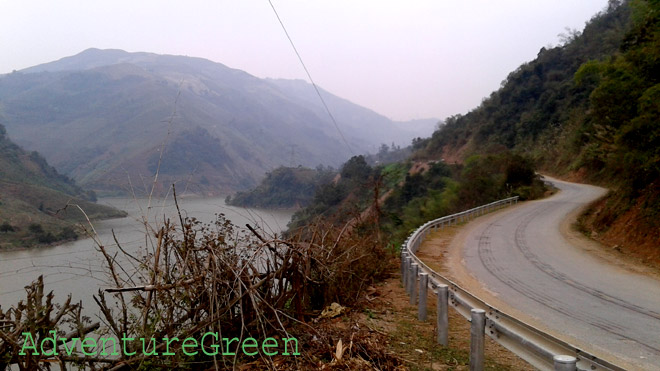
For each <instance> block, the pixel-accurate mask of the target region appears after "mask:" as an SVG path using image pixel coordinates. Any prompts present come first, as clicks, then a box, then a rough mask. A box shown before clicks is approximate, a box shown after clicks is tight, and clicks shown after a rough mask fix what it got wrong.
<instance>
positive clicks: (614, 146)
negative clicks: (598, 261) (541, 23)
mask: <svg viewBox="0 0 660 371" xmlns="http://www.w3.org/2000/svg"><path fill="white" fill-rule="evenodd" d="M659 23H660V4H659V3H658V2H657V1H655V2H654V1H642V0H635V1H630V2H622V3H619V2H617V1H611V2H610V3H609V7H608V8H607V9H606V10H604V11H603V12H601V13H600V14H598V15H597V16H595V17H594V18H593V19H592V20H591V21H590V22H589V23H588V24H587V26H586V27H585V29H584V30H583V31H582V32H577V31H576V32H573V33H571V34H570V35H567V37H566V40H565V43H564V44H563V45H561V46H557V47H554V48H551V49H546V48H542V49H541V50H540V51H539V54H538V56H537V58H536V59H535V60H533V61H531V62H529V63H525V64H523V65H522V66H520V67H519V68H518V69H517V70H515V71H513V72H512V73H511V74H510V75H509V76H508V77H507V79H506V80H505V81H504V82H503V83H502V87H501V88H500V89H499V90H498V91H495V92H493V93H492V94H491V95H490V97H488V98H487V99H485V100H484V102H483V103H482V104H481V105H480V106H479V107H477V108H475V109H474V110H472V111H470V112H469V113H467V114H465V115H456V116H453V117H450V118H449V119H447V120H446V124H445V125H444V126H443V127H442V128H441V129H440V130H438V131H436V132H435V133H434V134H433V136H432V137H431V138H430V139H428V140H426V141H425V143H424V148H423V149H422V150H420V151H418V152H417V153H416V154H415V155H414V156H415V158H417V159H438V158H444V159H446V160H448V161H459V162H460V161H462V160H464V159H465V158H468V157H469V156H471V155H475V154H478V155H479V154H480V155H483V154H488V153H497V152H499V151H501V150H504V149H508V150H512V151H515V152H518V153H522V154H525V155H527V156H530V157H531V158H533V159H534V161H535V162H536V164H537V165H538V166H539V167H540V169H542V170H543V171H545V172H548V173H551V174H557V175H560V176H564V177H567V178H571V179H578V180H582V181H588V182H592V183H596V184H600V185H604V186H606V187H608V188H610V189H611V190H612V191H611V192H610V194H609V195H608V196H607V197H606V199H604V200H602V201H601V202H599V203H598V204H596V205H594V207H593V208H592V209H591V210H589V211H588V212H587V214H586V215H585V217H583V220H582V228H584V230H585V231H586V232H588V233H589V234H590V235H592V236H594V237H597V238H598V239H600V240H601V241H603V242H604V243H606V244H607V245H609V246H615V247H616V248H617V249H619V250H621V251H623V252H624V253H630V254H635V255H638V256H640V257H641V258H643V259H645V260H647V261H652V262H654V263H656V264H660V250H659V249H658V246H660V224H659V222H658V210H660V192H659V191H658V189H660V187H658V184H660V167H659V164H660V142H659V139H658V138H660V125H659V124H658V119H659V118H660V105H659V104H658V102H660V95H659V93H660V85H659V82H660V81H658V80H659V79H660V70H659V66H660V24H659Z"/></svg>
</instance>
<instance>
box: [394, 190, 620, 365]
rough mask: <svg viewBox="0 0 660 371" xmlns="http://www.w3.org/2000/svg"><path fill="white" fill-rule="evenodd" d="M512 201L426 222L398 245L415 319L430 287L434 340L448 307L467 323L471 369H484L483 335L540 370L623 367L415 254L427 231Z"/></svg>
mask: <svg viewBox="0 0 660 371" xmlns="http://www.w3.org/2000/svg"><path fill="white" fill-rule="evenodd" d="M517 202H518V197H517V196H516V197H510V198H506V199H503V200H499V201H495V202H492V203H489V204H486V205H482V206H479V207H475V208H473V209H470V210H466V211H463V212H460V213H457V214H452V215H448V216H444V217H442V218H438V219H435V220H431V221H429V222H427V223H425V224H424V225H422V226H420V227H419V228H418V229H417V230H415V231H414V232H413V233H412V234H411V235H410V236H409V237H408V238H407V239H406V241H405V242H404V244H403V246H402V249H401V277H402V280H403V285H404V287H405V288H406V291H407V292H408V294H409V295H410V303H411V304H413V305H415V304H417V305H418V319H419V320H420V321H424V320H426V306H427V296H428V287H431V289H432V290H435V293H436V295H437V317H438V318H437V329H438V333H437V342H438V343H439V344H442V345H445V346H446V345H447V342H448V337H447V326H448V316H447V308H448V307H449V306H451V307H452V308H454V309H455V310H456V311H457V312H458V313H460V314H461V315H462V316H463V317H465V318H466V319H467V320H468V321H470V322H471V331H470V332H471V341H470V370H481V369H483V350H484V334H486V335H488V336H489V337H490V338H492V339H493V340H494V341H496V342H497V343H499V344H500V345H502V346H504V347H505V348H507V349H509V350H510V351H512V352H513V353H515V354H516V355H518V356H519V357H520V358H522V359H524V360H525V361H527V362H529V363H530V364H531V365H532V366H534V367H536V368H538V369H540V370H612V371H619V370H623V368H621V367H619V366H616V365H614V364H612V363H610V362H607V361H605V360H603V359H600V358H598V357H596V356H595V355H593V354H590V353H589V352H586V351H584V350H582V349H580V348H578V347H576V346H574V345H571V344H569V343H567V342H565V341H563V340H560V339H558V338H556V337H554V336H552V335H550V334H547V333H545V332H543V331H541V330H539V329H537V328H535V327H533V326H531V325H529V324H527V323H525V322H523V321H521V320H519V319H517V318H515V317H513V316H512V315H509V314H506V313H504V312H502V311H500V310H499V309H497V308H495V307H493V306H492V305H489V304H488V303H486V302H485V301H484V300H482V299H480V298H478V297H477V296H475V295H473V294H471V293H470V292H468V291H467V290H465V289H464V288H462V287H460V286H459V285H457V284H456V283H454V282H452V281H451V280H449V279H447V278H446V277H444V276H442V275H441V274H439V273H438V272H435V271H434V270H433V269H431V268H430V267H429V266H427V265H426V264H424V262H422V261H421V259H419V258H418V257H417V256H416V255H415V253H416V252H417V250H418V249H419V247H420V246H421V244H422V241H424V239H425V238H426V237H427V236H428V234H429V233H430V232H431V231H434V230H438V229H442V228H444V227H446V226H450V225H456V224H458V223H462V222H467V221H469V220H472V219H474V218H476V217H478V216H481V215H484V214H486V213H489V212H492V211H495V210H497V209H501V208H503V207H506V206H510V205H512V204H516V203H517Z"/></svg>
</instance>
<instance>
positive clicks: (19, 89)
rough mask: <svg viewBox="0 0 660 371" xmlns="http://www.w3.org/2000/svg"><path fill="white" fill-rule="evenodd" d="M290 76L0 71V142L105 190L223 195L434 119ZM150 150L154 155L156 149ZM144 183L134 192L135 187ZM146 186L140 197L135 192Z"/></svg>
mask: <svg viewBox="0 0 660 371" xmlns="http://www.w3.org/2000/svg"><path fill="white" fill-rule="evenodd" d="M320 91H321V94H322V95H323V97H324V100H325V102H326V104H327V106H328V109H330V111H331V112H332V115H333V117H334V119H335V120H336V126H335V123H334V122H333V121H332V118H331V117H330V116H329V115H328V112H327V111H326V109H325V107H324V106H323V105H322V102H321V100H320V99H319V97H318V96H317V94H316V92H315V90H314V88H313V86H312V85H310V84H308V83H306V82H304V81H302V80H281V79H259V78H256V77H254V76H251V75H249V74H247V73H245V72H243V71H240V70H237V69H231V68H228V67H226V66H224V65H222V64H220V63H214V62H211V61H208V60H205V59H201V58H191V57H183V56H170V55H156V54H150V53H127V52H124V51H121V50H99V49H89V50H86V51H84V52H82V53H80V54H77V55H75V56H71V57H66V58H63V59H61V60H58V61H54V62H51V63H47V64H43V65H39V66H35V67H31V68H27V69H24V70H21V71H18V72H14V73H11V74H7V75H3V76H0V104H1V105H0V107H2V109H1V110H0V115H1V116H0V117H2V123H3V124H4V125H5V127H6V128H7V132H8V135H9V137H10V138H12V139H13V140H15V141H16V142H17V143H18V144H19V145H21V146H23V147H24V148H26V149H28V150H35V151H38V152H39V153H42V154H43V155H44V156H45V157H46V159H47V160H48V161H49V162H50V163H51V164H52V165H53V166H54V167H55V168H57V169H58V170H59V171H60V172H61V173H63V174H66V175H68V176H70V177H71V178H73V179H74V180H76V181H77V182H78V183H79V184H80V185H82V186H84V187H88V188H91V189H95V190H97V191H102V192H105V193H131V192H137V193H144V192H147V191H148V189H149V188H150V187H151V182H150V179H151V177H152V176H154V175H155V174H156V170H157V169H158V168H159V165H160V168H159V177H158V184H157V186H158V191H159V192H162V191H163V190H166V189H167V188H168V187H169V185H171V184H174V183H176V184H177V185H178V187H180V191H188V192H194V193H199V194H218V193H228V192H231V191H235V190H241V189H246V188H249V187H251V186H254V185H255V184H256V182H257V181H259V180H260V179H261V178H262V177H263V175H264V173H265V172H266V171H269V170H272V169H273V168H275V167H277V166H280V165H289V166H298V165H303V166H307V167H315V166H317V165H325V166H333V167H337V166H338V165H340V164H341V163H343V162H344V161H345V160H347V159H348V158H349V157H350V156H352V155H356V154H362V153H366V152H375V151H376V149H377V148H378V146H379V145H380V144H382V143H386V144H388V145H389V144H391V143H396V144H397V145H402V146H406V145H408V144H410V141H411V140H412V139H413V138H415V137H424V136H428V135H429V134H430V133H431V131H432V130H433V128H434V127H435V125H436V123H437V120H436V119H429V120H421V121H416V122H410V123H401V122H399V123H397V122H393V121H391V120H389V119H387V118H386V117H384V116H382V115H379V114H377V113H375V112H373V111H371V110H369V109H366V108H363V107H360V106H358V105H355V104H353V103H351V102H349V101H347V100H345V99H342V98H340V97H336V96H334V95H332V94H330V93H328V92H326V91H324V90H322V89H321V90H320ZM161 150H162V154H161V152H160V151H161ZM147 184H148V186H145V185H147ZM145 189H146V190H145Z"/></svg>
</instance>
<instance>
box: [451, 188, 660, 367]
mask: <svg viewBox="0 0 660 371" xmlns="http://www.w3.org/2000/svg"><path fill="white" fill-rule="evenodd" d="M551 181H552V182H553V183H554V184H555V186H556V187H557V188H559V189H560V192H558V193H557V194H556V195H554V196H552V197H550V198H548V199H544V200H538V201H533V202H526V203H522V204H519V205H518V206H516V207H512V208H509V209H505V210H503V211H501V212H498V213H495V214H493V215H489V216H486V217H481V218H477V219H476V220H475V221H474V222H472V223H470V224H468V226H467V227H466V228H465V229H464V230H463V231H462V232H461V233H460V234H459V236H457V238H456V239H455V241H454V242H453V243H452V245H454V244H458V245H462V249H461V248H460V247H459V248H458V249H455V250H454V251H458V252H459V255H458V257H454V258H453V259H454V260H453V262H452V258H451V257H450V259H449V262H450V263H449V264H448V267H447V268H448V270H449V272H450V275H452V276H454V277H455V278H456V279H457V280H458V282H460V283H461V284H463V285H465V286H466V287H465V288H466V289H467V290H468V291H474V292H475V293H476V294H477V295H478V296H479V297H481V298H482V299H483V300H485V301H487V302H490V303H491V304H493V305H495V306H498V307H500V308H501V309H502V310H504V311H505V312H510V313H511V314H513V315H516V316H518V317H520V316H523V317H524V318H521V319H523V320H525V321H527V322H530V323H531V324H533V325H535V326H537V327H540V328H542V329H544V330H546V331H548V332H550V333H552V334H553V335H555V336H557V337H559V338H562V339H563V340H565V341H567V342H569V343H572V344H574V345H576V346H578V347H581V348H583V349H585V350H587V351H590V352H592V353H594V354H596V355H598V356H599V357H602V358H604V359H607V360H610V361H612V362H613V363H615V364H620V365H623V366H625V367H626V368H633V369H660V281H658V280H657V279H656V278H653V277H651V276H649V275H647V274H641V273H638V272H633V271H631V270H629V269H623V268H621V267H620V266H619V264H616V262H614V263H615V264H612V261H611V259H610V260H609V261H608V260H606V259H603V258H602V255H603V254H598V253H594V252H592V251H591V252H590V251H588V250H589V248H588V247H586V248H585V245H587V246H588V242H585V241H581V238H580V237H579V236H576V234H577V233H576V232H573V234H572V235H571V233H567V232H566V230H567V229H569V228H567V227H566V225H567V221H568V220H570V218H571V216H574V215H575V214H576V210H577V209H579V208H581V207H583V206H584V205H586V204H588V203H589V202H591V201H593V200H595V199H597V198H598V197H600V196H601V195H603V194H604V192H605V190H604V189H602V188H598V187H594V186H589V185H581V184H575V183H568V182H562V181H558V180H555V179H551ZM562 230H563V232H564V233H562ZM585 240H586V239H585ZM452 247H454V248H456V247H457V246H452ZM454 255H456V253H454Z"/></svg>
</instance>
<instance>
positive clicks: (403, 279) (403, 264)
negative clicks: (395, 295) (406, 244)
mask: <svg viewBox="0 0 660 371" xmlns="http://www.w3.org/2000/svg"><path fill="white" fill-rule="evenodd" d="M407 256H408V253H406V251H405V250H404V251H401V282H403V283H404V285H405V283H406V257H407Z"/></svg>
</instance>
